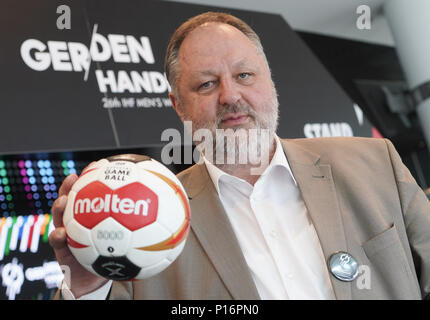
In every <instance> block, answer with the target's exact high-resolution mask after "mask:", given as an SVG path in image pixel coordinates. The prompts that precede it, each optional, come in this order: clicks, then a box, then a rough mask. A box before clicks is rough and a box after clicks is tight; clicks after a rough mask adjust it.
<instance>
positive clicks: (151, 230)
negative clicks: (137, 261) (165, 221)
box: [130, 221, 172, 248]
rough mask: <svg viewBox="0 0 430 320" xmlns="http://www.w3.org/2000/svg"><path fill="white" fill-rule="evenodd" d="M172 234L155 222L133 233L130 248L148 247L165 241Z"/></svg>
mask: <svg viewBox="0 0 430 320" xmlns="http://www.w3.org/2000/svg"><path fill="white" fill-rule="evenodd" d="M171 235H172V234H171V233H170V232H169V231H168V230H167V229H166V228H165V227H163V226H162V225H160V224H159V223H158V222H157V221H155V222H153V223H151V224H150V225H147V226H145V227H143V228H140V229H138V230H136V231H133V233H132V235H131V244H130V246H131V248H140V247H146V246H150V245H153V244H156V243H159V242H161V241H164V240H166V239H167V238H169V237H170V236H171Z"/></svg>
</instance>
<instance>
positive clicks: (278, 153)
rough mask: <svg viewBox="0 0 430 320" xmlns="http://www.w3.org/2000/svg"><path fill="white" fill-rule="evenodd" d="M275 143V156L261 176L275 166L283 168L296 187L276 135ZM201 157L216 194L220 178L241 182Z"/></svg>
mask: <svg viewBox="0 0 430 320" xmlns="http://www.w3.org/2000/svg"><path fill="white" fill-rule="evenodd" d="M275 141H276V149H275V154H274V155H273V158H272V160H271V161H270V164H269V166H268V167H267V168H266V170H264V172H263V175H264V174H266V173H267V172H269V170H271V169H272V168H273V167H275V166H280V167H284V168H285V169H287V171H288V172H289V173H290V175H291V177H292V178H293V181H294V183H295V185H296V186H297V181H296V179H295V178H294V175H293V172H292V171H291V168H290V165H289V164H288V160H287V157H286V155H285V152H284V149H283V147H282V144H281V140H280V139H279V137H278V136H277V135H275ZM202 157H203V160H204V162H205V165H206V168H207V169H208V173H209V176H210V177H211V179H212V182H213V184H214V185H215V188H216V190H217V192H218V194H219V181H220V178H221V177H223V176H228V177H231V178H233V179H237V180H242V179H240V178H237V177H234V176H232V175H230V174H228V173H226V172H224V171H222V170H221V169H220V168H218V167H216V166H215V165H213V164H212V163H211V162H210V161H209V160H207V159H206V158H205V156H204V155H202ZM242 181H244V180H242ZM244 182H245V181H244ZM246 183H248V182H246Z"/></svg>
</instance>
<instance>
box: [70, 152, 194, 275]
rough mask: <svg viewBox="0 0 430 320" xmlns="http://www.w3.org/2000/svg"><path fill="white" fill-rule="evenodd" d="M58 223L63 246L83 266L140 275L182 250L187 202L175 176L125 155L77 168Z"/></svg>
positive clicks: (148, 161)
mask: <svg viewBox="0 0 430 320" xmlns="http://www.w3.org/2000/svg"><path fill="white" fill-rule="evenodd" d="M63 222H64V226H65V228H66V233H67V243H68V246H69V248H70V250H71V251H72V253H73V255H74V256H75V257H76V259H77V260H78V261H79V262H80V263H81V264H82V265H83V266H84V267H85V268H86V269H87V270H89V271H91V272H93V273H94V274H96V275H99V276H102V277H105V278H108V279H112V280H120V281H123V280H134V279H144V278H148V277H151V276H153V275H155V274H157V273H159V272H161V271H163V270H164V269H166V268H167V267H168V266H169V265H170V264H171V263H172V262H173V261H174V260H175V259H176V258H177V257H178V256H179V254H180V253H181V252H182V249H183V248H184V245H185V240H186V238H187V235H188V231H189V228H190V207H189V203H188V197H187V195H186V193H185V190H184V188H183V186H182V185H181V183H180V181H179V180H178V179H177V178H176V176H175V175H174V174H173V173H172V172H171V171H170V170H169V169H167V168H166V167H165V166H164V165H163V164H161V163H160V162H158V161H155V160H154V159H151V158H149V157H147V156H139V155H132V154H126V155H118V156H113V157H109V158H106V159H102V160H99V161H98V162H96V163H94V164H93V165H91V166H89V167H88V168H86V169H85V170H84V171H83V172H82V174H81V176H80V177H79V179H78V180H77V181H76V183H75V184H74V185H73V187H72V190H71V191H70V193H69V196H68V201H67V205H66V209H65V212H64V216H63Z"/></svg>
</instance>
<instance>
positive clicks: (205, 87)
mask: <svg viewBox="0 0 430 320" xmlns="http://www.w3.org/2000/svg"><path fill="white" fill-rule="evenodd" d="M212 86H213V81H208V82H205V83H203V84H201V85H200V89H209V88H210V87H212Z"/></svg>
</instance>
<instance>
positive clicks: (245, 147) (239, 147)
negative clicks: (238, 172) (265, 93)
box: [184, 87, 279, 171]
mask: <svg viewBox="0 0 430 320" xmlns="http://www.w3.org/2000/svg"><path fill="white" fill-rule="evenodd" d="M278 109H279V103H278V99H277V93H276V89H275V88H274V87H273V94H272V99H271V101H269V103H268V105H267V106H266V108H265V112H264V113H263V112H261V113H260V114H257V113H256V112H255V110H254V109H253V108H252V107H250V106H249V105H248V104H247V103H246V102H244V101H243V100H240V101H239V102H238V103H236V104H234V105H227V106H226V105H224V106H219V107H218V109H217V113H216V119H215V120H213V121H199V120H195V119H190V118H187V117H186V116H184V120H191V121H192V128H193V136H194V132H196V131H197V130H200V129H207V130H209V131H210V132H211V135H212V139H211V140H212V141H195V143H196V145H197V148H198V149H199V151H201V152H202V153H203V154H204V155H205V158H206V159H207V160H208V161H210V162H212V163H213V164H214V165H215V166H217V167H218V168H220V169H221V170H224V171H229V170H228V169H232V168H234V167H236V166H237V165H245V166H247V165H249V164H251V165H254V166H256V165H257V164H261V163H263V162H267V164H268V161H269V156H270V155H269V150H270V145H271V144H272V143H274V136H275V133H276V129H277V126H278V113H279V111H278ZM231 113H241V114H245V115H247V116H248V122H247V123H245V124H244V125H238V126H233V127H230V128H227V129H225V128H223V127H222V120H223V118H224V116H225V115H227V114H231ZM208 150H210V151H211V152H208Z"/></svg>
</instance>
